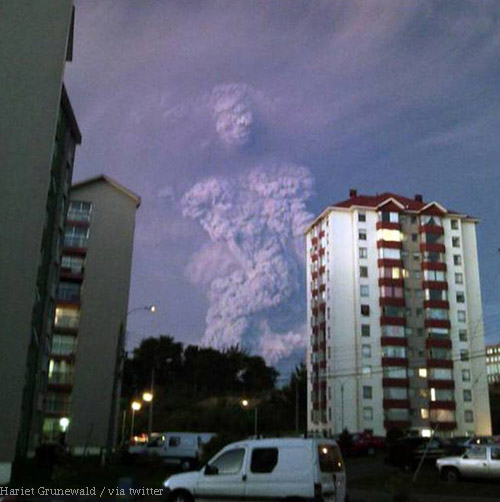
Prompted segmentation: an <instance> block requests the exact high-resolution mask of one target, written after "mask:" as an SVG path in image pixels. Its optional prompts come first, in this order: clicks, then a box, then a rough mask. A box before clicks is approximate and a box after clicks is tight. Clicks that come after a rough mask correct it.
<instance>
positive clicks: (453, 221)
mask: <svg viewBox="0 0 500 502" xmlns="http://www.w3.org/2000/svg"><path fill="white" fill-rule="evenodd" d="M451 228H452V229H453V230H458V220H451Z"/></svg>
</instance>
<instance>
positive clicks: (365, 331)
mask: <svg viewBox="0 0 500 502" xmlns="http://www.w3.org/2000/svg"><path fill="white" fill-rule="evenodd" d="M361 336H370V325H369V324H362V325H361Z"/></svg>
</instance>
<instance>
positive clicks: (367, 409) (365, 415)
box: [363, 406, 373, 420]
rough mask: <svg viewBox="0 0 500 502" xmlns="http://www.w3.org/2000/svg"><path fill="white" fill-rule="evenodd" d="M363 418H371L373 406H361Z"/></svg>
mask: <svg viewBox="0 0 500 502" xmlns="http://www.w3.org/2000/svg"><path fill="white" fill-rule="evenodd" d="M363 419H364V420H373V408H372V407H370V406H365V407H364V408H363Z"/></svg>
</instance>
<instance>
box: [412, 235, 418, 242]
mask: <svg viewBox="0 0 500 502" xmlns="http://www.w3.org/2000/svg"><path fill="white" fill-rule="evenodd" d="M411 240H412V241H413V242H417V241H418V234H411Z"/></svg>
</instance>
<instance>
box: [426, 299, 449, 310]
mask: <svg viewBox="0 0 500 502" xmlns="http://www.w3.org/2000/svg"><path fill="white" fill-rule="evenodd" d="M424 308H429V309H446V310H449V308H450V303H449V302H447V301H445V300H425V301H424Z"/></svg>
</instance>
